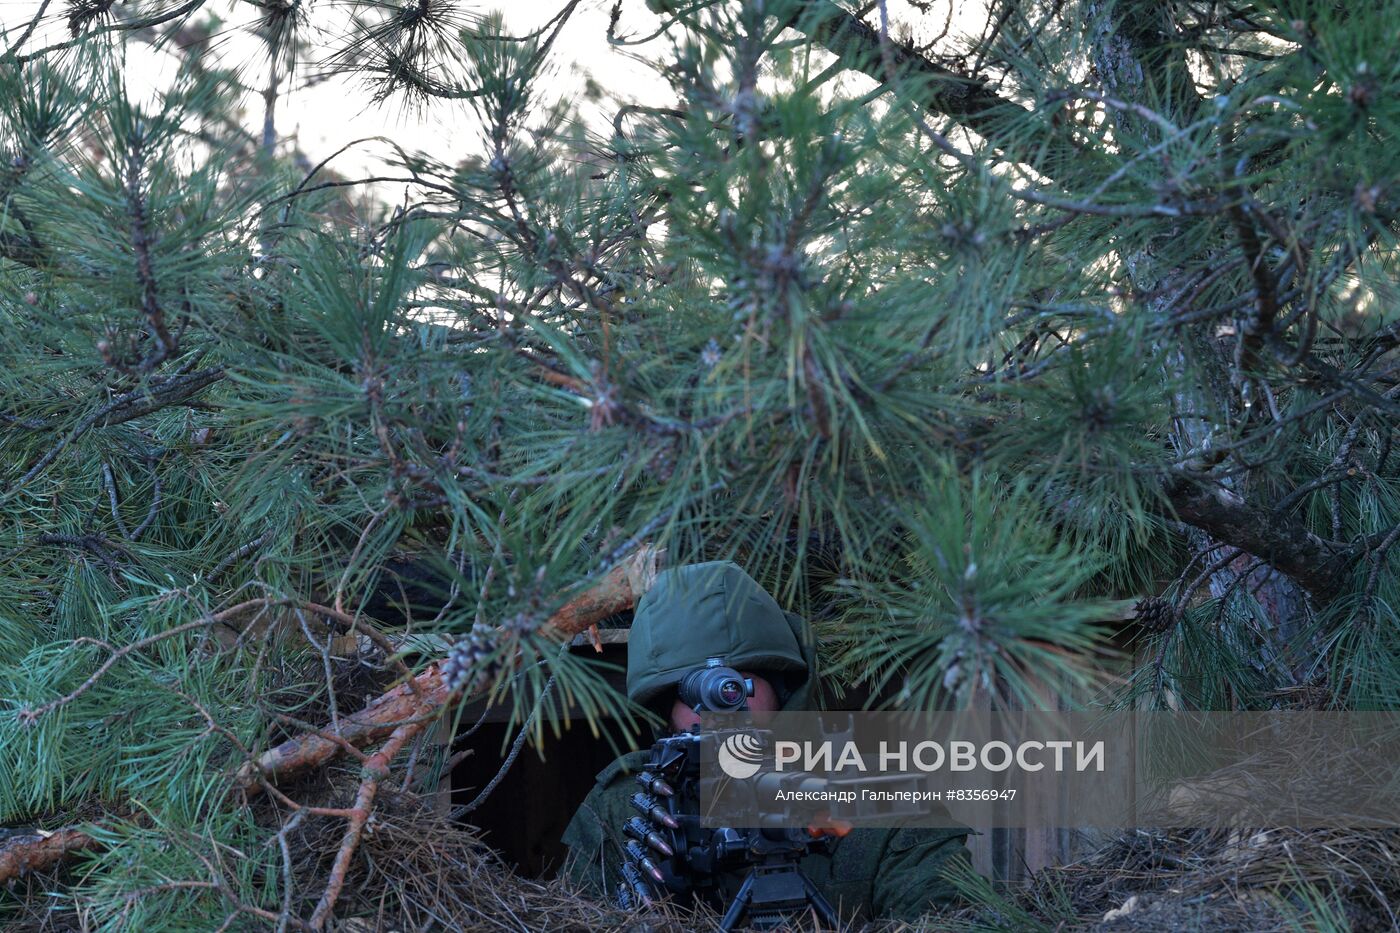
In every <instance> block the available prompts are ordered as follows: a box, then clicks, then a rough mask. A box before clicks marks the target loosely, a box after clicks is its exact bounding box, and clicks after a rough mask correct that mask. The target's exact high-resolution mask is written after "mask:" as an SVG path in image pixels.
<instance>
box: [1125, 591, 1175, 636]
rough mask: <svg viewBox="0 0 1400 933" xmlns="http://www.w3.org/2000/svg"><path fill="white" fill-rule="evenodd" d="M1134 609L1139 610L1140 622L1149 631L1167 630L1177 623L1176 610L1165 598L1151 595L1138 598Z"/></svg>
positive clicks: (1138, 618)
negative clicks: (1145, 597)
mask: <svg viewBox="0 0 1400 933" xmlns="http://www.w3.org/2000/svg"><path fill="white" fill-rule="evenodd" d="M1133 609H1134V610H1135V611H1136V612H1137V620H1138V624H1139V625H1141V626H1142V627H1143V628H1145V629H1147V630H1148V631H1149V632H1165V631H1166V630H1167V629H1169V628H1171V627H1172V626H1173V625H1176V623H1177V615H1176V612H1175V611H1173V610H1172V604H1171V603H1170V602H1168V601H1167V600H1165V599H1159V598H1157V597H1155V596H1149V597H1148V598H1147V599H1140V600H1138V601H1137V605H1135V606H1133Z"/></svg>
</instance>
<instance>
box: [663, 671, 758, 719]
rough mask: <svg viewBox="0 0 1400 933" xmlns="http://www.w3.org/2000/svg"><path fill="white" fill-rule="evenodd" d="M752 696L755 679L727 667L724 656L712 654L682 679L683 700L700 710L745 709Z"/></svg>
mask: <svg viewBox="0 0 1400 933" xmlns="http://www.w3.org/2000/svg"><path fill="white" fill-rule="evenodd" d="M751 696H753V681H752V680H750V679H749V678H747V677H742V676H740V674H739V672H738V671H736V670H734V668H732V667H725V665H724V659H723V658H710V659H709V660H707V661H706V662H705V666H704V667H701V668H696V669H695V670H693V671H691V672H690V673H689V674H686V675H685V677H684V678H683V679H682V680H681V685H680V698H681V702H682V703H684V704H685V705H686V706H689V707H690V708H691V709H693V710H695V711H696V712H697V713H704V712H710V713H730V712H734V711H736V710H741V709H745V708H747V706H748V702H749V697H751Z"/></svg>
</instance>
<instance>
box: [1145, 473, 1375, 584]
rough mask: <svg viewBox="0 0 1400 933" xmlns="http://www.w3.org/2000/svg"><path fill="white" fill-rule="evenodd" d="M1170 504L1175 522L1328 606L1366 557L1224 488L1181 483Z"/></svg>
mask: <svg viewBox="0 0 1400 933" xmlns="http://www.w3.org/2000/svg"><path fill="white" fill-rule="evenodd" d="M1167 499H1168V501H1169V502H1170V503H1171V507H1172V509H1173V511H1174V517H1176V518H1179V519H1180V520H1181V521H1183V522H1186V523H1187V524H1188V525H1192V526H1194V527H1196V528H1199V529H1201V530H1202V531H1204V532H1206V533H1207V534H1209V535H1210V536H1211V537H1213V538H1215V539H1217V540H1219V541H1221V542H1223V543H1225V544H1228V545H1231V546H1233V547H1237V548H1239V549H1240V550H1243V551H1247V552H1248V553H1250V554H1253V555H1254V556H1255V557H1259V558H1262V559H1264V560H1265V561H1267V562H1268V563H1269V565H1270V566H1272V567H1273V568H1274V569H1275V570H1278V571H1279V572H1280V573H1284V574H1287V575H1288V576H1289V577H1292V578H1293V579H1294V580H1295V581H1296V582H1297V583H1298V584H1299V585H1300V586H1302V587H1303V588H1304V589H1306V590H1307V591H1308V592H1309V593H1311V594H1312V595H1313V596H1314V597H1315V598H1317V599H1318V600H1320V601H1323V602H1326V601H1327V600H1329V599H1331V598H1332V597H1333V596H1335V595H1337V593H1338V592H1339V591H1340V589H1341V588H1342V585H1343V583H1344V582H1345V576H1344V574H1343V571H1344V570H1345V569H1346V568H1347V567H1349V566H1350V565H1351V564H1352V563H1354V562H1355V561H1356V560H1357V559H1358V558H1359V557H1360V554H1361V551H1359V550H1357V549H1353V548H1348V549H1344V550H1338V549H1336V548H1334V547H1332V546H1331V545H1329V544H1328V543H1327V542H1326V541H1323V540H1322V539H1321V538H1319V537H1318V536H1317V535H1315V534H1313V533H1312V532H1311V531H1309V530H1308V529H1307V527H1306V526H1305V525H1303V523H1302V522H1299V521H1297V520H1295V519H1293V518H1291V517H1288V516H1286V515H1281V514H1279V513H1278V512H1277V511H1273V510H1267V509H1261V508H1258V507H1256V506H1253V505H1250V504H1249V503H1247V502H1245V500H1244V499H1242V498H1241V497H1240V496H1238V495H1236V494H1235V493H1233V492H1231V491H1229V490H1227V489H1224V488H1222V487H1219V486H1215V487H1212V486H1210V485H1207V484H1204V483H1194V482H1191V481H1189V480H1177V481H1174V482H1172V483H1171V484H1169V485H1168V487H1167Z"/></svg>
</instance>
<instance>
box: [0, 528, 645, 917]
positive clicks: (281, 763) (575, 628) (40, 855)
mask: <svg viewBox="0 0 1400 933" xmlns="http://www.w3.org/2000/svg"><path fill="white" fill-rule="evenodd" d="M663 557H664V552H663V551H658V550H657V549H655V548H651V547H643V548H641V549H640V550H639V551H638V552H636V553H635V554H634V555H633V556H632V557H629V558H628V559H626V560H624V561H621V562H619V563H618V564H617V565H616V566H615V567H613V569H612V570H610V571H608V573H606V574H605V575H604V576H603V577H602V579H600V580H599V581H598V582H597V583H596V584H594V585H593V586H592V587H590V588H589V589H587V590H585V591H584V592H582V593H580V594H579V595H578V596H576V597H574V598H573V599H571V600H569V601H568V602H566V603H565V604H564V605H563V606H561V607H560V608H559V609H558V610H557V611H556V612H555V613H554V614H553V615H552V616H550V619H549V624H550V625H552V626H553V627H554V628H555V629H557V630H558V631H559V632H560V633H561V634H563V635H567V636H573V635H577V634H579V633H580V632H582V631H584V630H586V629H587V628H588V627H589V626H590V625H594V624H596V623H598V622H601V621H603V620H604V619H606V618H608V617H609V616H612V615H615V614H617V613H619V612H625V611H627V610H629V609H631V608H632V607H633V606H634V605H635V604H636V600H637V598H638V597H639V596H640V595H641V593H642V592H644V591H645V588H646V587H647V586H649V585H650V581H651V580H652V579H653V578H654V577H655V573H656V567H657V564H658V563H659V562H660V561H662V559H663ZM243 608H245V607H244V606H242V605H240V606H235V607H233V608H232V609H228V610H224V611H223V612H221V613H218V614H217V615H215V616H209V617H206V618H205V619H203V620H200V621H199V622H198V623H192V624H191V625H190V626H189V627H190V628H196V627H199V626H200V625H205V624H210V623H212V622H213V621H215V620H217V619H219V618H221V617H224V616H227V615H228V614H230V613H234V612H236V611H239V610H241V609H243ZM313 611H325V607H317V608H316V609H314V610H313ZM184 628H185V627H183V626H182V627H180V628H179V629H178V630H177V629H172V630H171V631H170V632H167V633H162V637H166V636H168V635H170V634H172V633H175V632H176V631H179V630H184ZM130 650H135V646H131V649H130ZM124 653H129V651H128V652H124ZM116 660H117V657H113V658H110V659H109V661H110V662H115V661H116ZM110 666H111V665H110V663H109V664H107V665H106V667H110ZM441 667H442V661H441V660H439V661H435V662H434V663H432V664H430V665H428V667H426V668H425V669H424V670H423V671H422V672H420V673H419V674H418V675H417V676H416V677H413V678H411V679H410V680H408V681H407V682H405V683H401V684H399V685H398V686H397V687H395V688H393V689H392V690H390V691H388V692H387V693H384V694H382V695H381V696H379V697H377V698H375V699H374V700H373V701H372V702H371V703H369V704H368V705H367V706H366V707H365V708H364V709H362V710H360V711H358V712H356V713H353V714H352V715H350V716H345V717H342V718H341V721H340V727H341V728H340V735H339V737H338V738H337V737H335V736H334V735H332V734H331V732H330V730H328V729H321V730H319V731H316V732H309V733H307V734H306V735H303V736H301V737H299V738H296V739H290V740H288V741H286V742H283V743H282V744H281V745H278V746H277V747H275V748H272V749H269V750H268V751H266V752H264V753H263V754H262V755H261V756H260V757H259V758H258V759H257V761H256V762H249V763H247V764H245V765H244V766H243V767H242V768H240V769H239V771H238V774H237V776H236V779H235V780H236V783H237V786H238V787H239V788H240V789H241V790H242V791H243V792H244V794H245V795H247V796H254V795H256V794H258V793H259V792H261V791H262V790H263V789H264V787H265V784H264V782H276V781H278V780H281V779H284V778H287V777H289V776H291V775H295V774H300V773H303V772H306V771H308V770H311V769H313V768H319V767H322V766H324V765H326V764H328V763H330V762H331V761H333V760H335V759H336V758H338V757H340V755H342V754H344V753H346V751H347V749H351V748H364V747H366V746H368V745H371V744H373V743H374V742H376V741H379V740H381V739H385V738H388V739H389V741H388V742H386V744H385V746H384V748H382V749H380V751H379V752H378V753H377V754H375V755H372V756H370V758H369V760H368V761H367V762H366V764H365V768H366V774H368V775H370V776H373V774H374V773H375V771H374V769H373V767H372V764H373V763H375V762H376V761H377V760H378V759H380V758H381V757H383V756H385V754H386V752H393V753H396V751H397V748H392V749H391V747H390V746H391V745H394V740H395V738H398V737H399V736H402V739H401V741H399V743H398V747H402V744H403V743H404V742H407V741H409V740H411V739H412V738H413V737H414V736H415V735H417V734H418V732H420V731H421V730H422V729H423V728H426V727H427V725H428V724H429V723H431V722H433V721H435V720H436V718H437V717H438V715H439V714H440V713H441V712H442V711H443V710H444V709H445V708H446V706H447V704H448V703H449V701H450V700H451V699H452V693H451V691H450V690H448V688H447V686H446V684H444V683H443V679H442V671H441ZM88 686H90V684H87V685H85V686H84V687H83V688H80V690H82V689H86V687H88ZM71 699H73V697H72V696H70V697H67V698H62V700H61V702H69V701H71ZM60 705H61V704H60ZM34 712H35V713H39V712H41V710H40V711H34ZM392 758H393V754H389V755H388V756H387V757H384V758H383V764H384V765H385V766H386V767H387V765H388V763H389V762H390V761H392ZM376 789H377V783H375V784H374V786H373V788H372V789H366V787H365V785H364V784H362V785H361V793H362V794H365V795H367V798H366V802H365V809H366V812H365V818H366V819H367V818H368V812H367V807H368V804H369V803H370V802H372V800H373V795H374V792H375V790H376ZM360 808H361V806H360V801H359V800H358V799H357V802H356V805H355V807H354V808H352V810H351V813H354V812H356V811H358V810H359V809H360ZM361 829H363V824H361ZM346 842H347V843H348V842H349V833H347V838H346ZM97 846H98V842H97V840H96V839H94V838H93V837H92V836H90V835H88V834H87V833H85V832H83V831H82V830H81V829H78V828H76V827H66V828H64V829H60V830H57V831H55V832H52V833H48V834H45V835H33V836H17V837H13V838H12V839H11V840H9V841H8V842H6V843H3V844H0V885H3V884H7V883H9V882H11V881H13V880H15V879H17V878H19V877H21V876H22V875H23V874H25V873H27V872H30V871H37V870H42V869H45V868H48V867H51V866H53V865H56V864H58V863H59V862H61V861H63V860H64V859H65V858H66V857H67V856H68V855H69V854H70V853H74V852H79V851H83V850H87V849H94V848H97ZM353 852H354V846H353V844H352V845H351V846H350V854H351V855H353ZM342 883H343V882H342ZM327 894H328V895H332V892H331V890H330V888H329V886H328V888H327ZM330 900H331V906H334V900H335V897H334V895H332V896H331V897H330ZM328 910H329V908H328Z"/></svg>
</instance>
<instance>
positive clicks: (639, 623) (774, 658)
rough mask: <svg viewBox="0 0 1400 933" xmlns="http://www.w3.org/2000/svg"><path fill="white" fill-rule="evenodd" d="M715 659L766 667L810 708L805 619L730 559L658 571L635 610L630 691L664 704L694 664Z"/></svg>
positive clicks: (811, 668) (785, 691) (781, 687)
mask: <svg viewBox="0 0 1400 933" xmlns="http://www.w3.org/2000/svg"><path fill="white" fill-rule="evenodd" d="M708 658H723V659H724V662H725V664H727V665H728V666H730V667H733V668H735V669H737V670H744V671H753V672H756V673H761V674H763V675H764V676H765V677H767V678H768V679H769V680H770V681H772V683H773V686H774V687H775V688H776V689H777V691H778V699H779V700H780V701H781V702H782V705H783V708H784V709H805V708H807V707H808V705H809V703H810V699H811V696H810V694H811V687H812V681H813V680H814V679H815V678H814V676H813V675H814V673H815V660H814V658H815V653H814V651H813V646H812V639H811V637H810V633H809V630H808V627H807V624H806V622H805V621H804V620H803V619H802V618H801V617H800V616H797V615H794V614H792V613H788V612H784V611H783V610H782V609H781V608H779V606H778V604H777V603H776V602H775V601H774V600H773V597H772V596H770V595H768V593H767V591H765V590H764V589H763V587H761V586H759V585H758V584H757V583H755V582H754V580H753V578H752V577H750V576H749V575H748V574H746V573H744V571H743V570H742V569H740V567H739V566H738V565H737V564H734V563H731V562H729V561H714V562H711V563H706V564H690V565H688V566H685V567H675V568H672V569H670V570H664V571H662V572H661V573H659V574H657V577H656V582H655V583H654V584H653V585H652V587H651V589H649V590H647V592H646V594H645V595H643V596H642V598H641V600H640V601H639V602H638V603H637V609H636V612H635V614H634V615H633V621H632V631H631V634H630V635H629V636H628V641H627V695H628V696H629V697H631V698H632V699H633V700H634V701H636V702H637V703H640V704H643V705H647V706H653V707H654V706H657V705H658V702H659V701H661V700H663V699H665V695H666V694H668V693H669V691H671V690H674V689H675V688H676V687H677V685H679V684H680V681H681V678H682V677H684V676H685V674H686V672H687V671H690V670H692V669H693V668H696V667H701V666H703V665H704V664H705V661H706V659H708ZM667 702H669V701H667Z"/></svg>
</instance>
